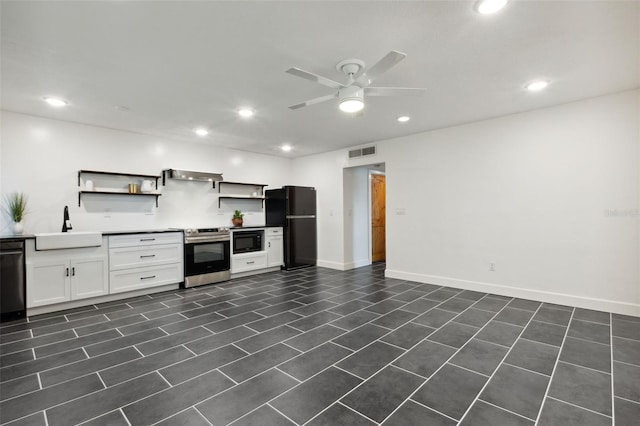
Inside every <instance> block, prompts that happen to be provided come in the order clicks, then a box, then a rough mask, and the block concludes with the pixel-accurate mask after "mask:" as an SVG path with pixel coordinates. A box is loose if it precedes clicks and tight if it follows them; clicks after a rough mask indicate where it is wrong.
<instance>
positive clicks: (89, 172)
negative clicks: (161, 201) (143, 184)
mask: <svg viewBox="0 0 640 426" xmlns="http://www.w3.org/2000/svg"><path fill="white" fill-rule="evenodd" d="M82 175H96V176H122V177H132V178H136V179H143V180H144V179H150V180H151V179H153V180H155V182H156V188H158V180H159V179H160V176H156V175H143V174H137V173H118V172H104V171H98V170H79V171H78V187H80V186H81V185H82V183H81V177H82ZM84 194H97V195H127V196H142V197H155V199H156V207H158V197H160V196H161V195H162V194H160V193H159V192H155V191H154V192H124V191H118V190H115V189H114V190H113V191H109V190H98V191H90V190H80V191H78V207H80V204H81V202H82V196H83V195H84Z"/></svg>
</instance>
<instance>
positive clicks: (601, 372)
mask: <svg viewBox="0 0 640 426" xmlns="http://www.w3.org/2000/svg"><path fill="white" fill-rule="evenodd" d="M558 362H561V363H563V364H567V365H572V366H574V367H578V368H584V369H585V370H589V371H594V372H596V373H600V374H606V375H607V376H612V375H613V372H611V371H610V372H606V371H602V370H598V369H596V368H593V367H587V366H584V365H580V364H576V363H573V362H569V361H565V360H563V359H559V360H558Z"/></svg>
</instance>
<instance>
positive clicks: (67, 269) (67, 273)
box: [66, 268, 69, 277]
mask: <svg viewBox="0 0 640 426" xmlns="http://www.w3.org/2000/svg"><path fill="white" fill-rule="evenodd" d="M66 276H67V277H68V276H69V268H66Z"/></svg>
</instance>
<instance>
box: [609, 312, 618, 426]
mask: <svg viewBox="0 0 640 426" xmlns="http://www.w3.org/2000/svg"><path fill="white" fill-rule="evenodd" d="M609 345H610V346H609V349H610V351H611V352H610V355H611V358H609V361H610V364H609V365H610V366H611V422H612V424H614V425H615V424H616V403H615V401H616V394H615V386H614V381H615V378H614V375H613V365H614V364H613V315H611V313H609Z"/></svg>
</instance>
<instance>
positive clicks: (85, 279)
mask: <svg viewBox="0 0 640 426" xmlns="http://www.w3.org/2000/svg"><path fill="white" fill-rule="evenodd" d="M70 265H71V299H72V300H76V299H84V298H87V297H95V296H102V295H104V294H109V281H108V280H109V275H108V270H107V258H106V257H104V258H103V257H98V258H88V259H75V260H72V261H71V263H70Z"/></svg>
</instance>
